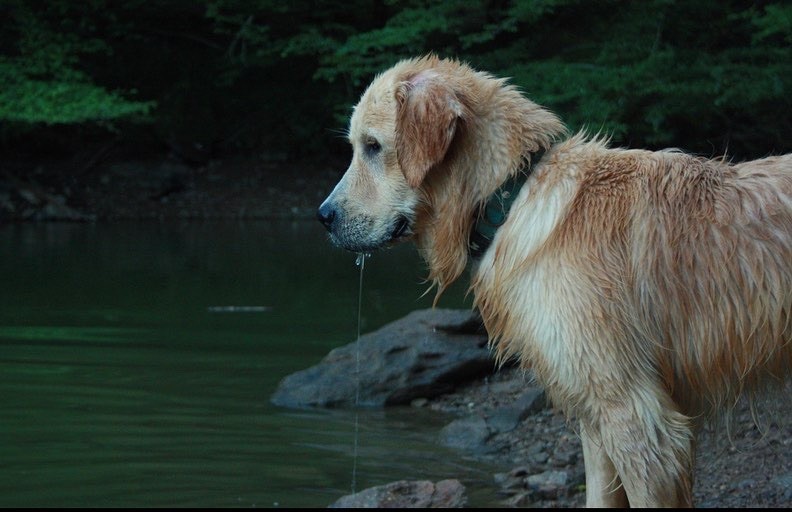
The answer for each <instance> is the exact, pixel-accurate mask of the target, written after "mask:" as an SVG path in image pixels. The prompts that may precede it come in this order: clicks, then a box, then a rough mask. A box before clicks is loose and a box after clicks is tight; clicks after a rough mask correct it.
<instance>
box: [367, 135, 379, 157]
mask: <svg viewBox="0 0 792 512" xmlns="http://www.w3.org/2000/svg"><path fill="white" fill-rule="evenodd" d="M380 149H382V146H380V143H379V141H378V140H377V139H375V138H373V137H369V138H367V139H366V153H368V154H369V155H376V154H377V153H379V151H380Z"/></svg>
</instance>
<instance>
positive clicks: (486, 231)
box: [468, 149, 545, 259]
mask: <svg viewBox="0 0 792 512" xmlns="http://www.w3.org/2000/svg"><path fill="white" fill-rule="evenodd" d="M544 153H545V150H544V149H540V150H539V151H537V152H535V153H531V156H530V159H529V161H528V164H527V165H526V166H525V167H524V168H523V169H521V170H520V171H519V172H517V173H516V174H515V175H514V176H511V177H509V179H507V180H506V181H505V182H503V184H502V185H501V186H500V187H498V190H496V191H495V193H494V194H492V195H491V196H490V197H489V199H487V202H486V203H485V204H484V208H483V209H482V211H481V214H480V215H477V217H476V220H475V223H474V224H473V231H472V232H471V233H470V241H469V243H468V254H470V256H471V257H473V258H475V259H478V258H480V257H481V256H482V255H483V254H484V253H485V252H486V251H487V249H488V248H489V246H490V244H491V243H492V240H493V239H494V238H495V232H496V231H498V228H499V227H501V226H502V225H503V223H504V222H506V218H507V217H508V216H509V210H511V207H512V204H514V200H515V199H516V198H517V194H519V193H520V189H521V188H522V186H523V185H524V184H525V182H526V181H527V180H528V176H530V175H531V171H533V168H534V166H535V165H536V164H537V163H539V161H540V160H541V159H542V157H543V156H544Z"/></svg>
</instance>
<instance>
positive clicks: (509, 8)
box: [0, 0, 792, 157]
mask: <svg viewBox="0 0 792 512" xmlns="http://www.w3.org/2000/svg"><path fill="white" fill-rule="evenodd" d="M34 4H35V5H36V7H37V8H35V9H34V8H33V7H31V6H32V5H34ZM6 13H7V14H9V16H8V17H9V19H11V20H12V23H10V24H6V25H5V26H4V27H2V28H0V49H2V50H3V51H2V54H1V55H0V87H2V89H0V120H6V121H13V122H15V123H48V124H53V123H88V122H90V123H97V122H98V123H108V122H110V121H118V122H120V121H122V120H134V119H143V118H148V119H150V120H151V121H152V122H153V127H154V132H155V133H156V134H157V136H158V137H159V138H161V139H162V140H167V141H171V140H177V141H178V140H182V141H187V142H190V143H192V142H199V143H201V144H202V145H210V146H211V145H214V146H222V147H225V148H226V149H245V148H249V149H262V148H264V149H268V150H274V151H278V152H281V151H283V150H286V152H288V153H290V154H292V155H307V154H310V153H317V154H318V153H323V152H326V151H327V149H328V147H332V148H337V147H338V145H337V142H336V138H334V137H333V136H332V135H331V134H330V131H331V130H333V129H339V128H342V127H343V126H344V125H345V124H346V118H347V116H348V115H349V111H350V106H351V105H352V104H354V102H355V101H356V97H357V96H358V95H359V94H360V93H361V92H362V90H363V88H364V87H365V86H366V84H367V83H368V82H369V81H370V80H371V78H372V77H373V76H374V75H375V74H376V73H377V72H380V71H382V70H384V69H385V68H387V67H388V66H390V65H392V64H393V63H395V62H396V61H398V60H399V59H402V58H405V57H411V56H416V55H422V54H426V53H429V52H434V53H436V54H438V55H440V56H443V57H452V58H458V59H460V60H463V61H466V62H469V63H471V64H472V65H473V66H474V67H476V68H478V69H481V70H486V71H489V72H491V73H492V74H494V75H499V76H508V77H511V80H512V82H513V83H515V84H516V85H518V86H519V87H520V88H521V89H522V90H524V91H525V93H526V94H527V95H528V96H530V97H531V98H532V99H534V100H535V101H537V102H538V103H541V104H543V105H546V106H547V107H549V108H551V109H553V110H554V111H556V112H557V113H558V114H559V115H561V117H562V118H563V119H564V120H565V121H566V122H567V124H568V125H569V126H570V127H571V128H572V129H573V130H575V129H580V128H587V129H588V130H589V131H592V132H603V133H606V134H608V135H610V136H611V137H612V138H613V140H614V142H615V143H617V144H623V145H629V146H632V147H642V146H647V147H666V146H677V147H681V148H684V149H687V150H692V151H698V152H701V153H705V154H718V153H722V152H724V151H726V150H727V149H728V151H729V152H730V153H731V154H737V155H738V156H739V157H748V156H760V155H764V154H767V153H772V152H783V151H790V150H792V147H790V142H789V141H788V139H789V137H788V134H789V133H790V131H792V120H791V119H792V116H789V112H790V111H792V108H790V107H792V95H790V94H789V92H788V91H789V90H790V81H791V80H792V44H790V43H792V5H790V4H789V2H782V1H775V2H773V1H769V2H768V1H765V2H759V3H757V2H753V1H747V0H726V1H717V0H688V1H684V2H682V1H675V0H644V1H641V2H634V1H629V0H603V1H593V0H533V1H527V0H526V1H524V0H512V1H507V0H446V1H443V2H437V1H429V0H404V1H397V0H385V1H378V0H349V1H348V2H343V3H342V2H336V1H334V0H313V1H307V0H303V1H294V2H282V1H280V0H202V1H188V0H163V1H160V2H144V1H142V0H134V1H130V2H124V3H113V2H109V1H108V0H91V1H88V2H82V3H76V2H67V1H66V0H53V1H50V2H46V3H45V2H25V1H23V0H14V1H9V0H6V1H5V3H0V14H6ZM155 107H156V108H155Z"/></svg>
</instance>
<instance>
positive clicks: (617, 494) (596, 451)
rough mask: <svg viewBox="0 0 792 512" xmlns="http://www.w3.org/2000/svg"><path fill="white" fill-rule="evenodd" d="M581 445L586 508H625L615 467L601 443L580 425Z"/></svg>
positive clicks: (623, 493) (622, 492) (625, 500)
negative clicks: (584, 473) (584, 470)
mask: <svg viewBox="0 0 792 512" xmlns="http://www.w3.org/2000/svg"><path fill="white" fill-rule="evenodd" d="M580 439H581V441H582V443H583V462H584V463H585V466H586V507H587V508H627V507H628V506H629V504H628V503H627V494H626V493H625V492H624V487H622V485H621V480H620V479H619V474H618V473H617V472H616V467H615V466H614V465H613V462H612V461H611V460H610V457H608V454H607V453H606V452H605V448H603V446H602V443H601V442H599V441H597V440H595V439H592V437H591V436H590V435H588V434H587V433H586V427H585V426H584V425H583V424H582V423H581V425H580Z"/></svg>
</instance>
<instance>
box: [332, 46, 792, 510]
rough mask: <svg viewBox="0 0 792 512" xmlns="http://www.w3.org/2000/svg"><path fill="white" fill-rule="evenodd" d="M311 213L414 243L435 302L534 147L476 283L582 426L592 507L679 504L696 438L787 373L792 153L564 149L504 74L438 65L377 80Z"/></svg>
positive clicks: (501, 353) (373, 243) (344, 229)
mask: <svg viewBox="0 0 792 512" xmlns="http://www.w3.org/2000/svg"><path fill="white" fill-rule="evenodd" d="M348 135H349V141H350V143H351V144H352V148H353V157H352V162H351V164H350V166H349V168H348V170H347V171H346V173H345V174H344V176H343V178H342V179H341V181H340V182H339V183H338V185H337V186H336V188H335V189H334V190H333V192H332V193H331V194H330V195H329V197H328V198H327V200H326V201H325V202H324V203H323V204H322V206H321V207H320V209H319V218H320V220H322V222H323V223H324V224H325V226H326V227H327V229H328V231H329V232H330V237H331V239H332V240H333V242H334V243H335V244H337V245H339V246H341V247H344V248H346V249H349V250H351V251H358V252H364V251H372V250H375V249H377V248H380V247H383V246H386V245H389V244H392V243H396V242H399V241H402V240H408V239H412V240H413V241H414V242H415V243H416V244H417V246H418V248H419V250H420V252H421V253H422V255H423V257H424V258H425V260H426V262H427V263H428V267H429V278H430V280H431V281H432V282H433V283H434V284H435V285H436V286H437V292H438V295H439V294H440V293H442V291H443V290H444V289H445V288H446V287H447V286H448V285H449V284H450V283H451V282H453V281H454V280H455V279H457V278H458V277H459V276H460V275H461V274H462V273H463V272H464V270H465V268H466V267H468V264H469V263H471V262H470V261H469V260H470V259H471V258H470V256H469V252H468V241H469V237H470V233H471V230H472V229H473V226H474V223H475V217H476V216H477V215H478V214H479V213H480V210H481V208H482V204H483V203H484V202H485V201H486V199H487V198H488V197H489V196H490V195H491V194H493V192H494V191H495V190H496V189H497V188H498V187H499V186H500V184H501V183H503V182H504V181H505V180H506V179H507V178H509V177H510V176H512V175H514V174H515V173H519V172H523V169H524V168H525V164H526V162H528V161H529V160H530V158H531V155H532V153H534V152H536V151H537V150H540V149H544V150H546V152H545V153H544V155H543V157H542V158H541V160H540V161H539V162H532V164H533V166H532V171H531V173H530V175H529V176H528V179H527V182H526V183H525V185H524V186H523V188H522V190H521V191H520V193H519V195H518V197H517V198H516V200H515V202H514V205H513V207H512V210H511V213H510V214H509V217H508V219H507V220H506V223H505V224H504V225H503V226H502V227H501V228H500V229H499V230H498V231H497V234H496V236H495V239H494V241H493V243H492V245H491V246H490V247H489V249H488V250H487V251H486V252H485V253H484V254H483V256H482V257H481V258H480V260H479V261H475V262H472V263H473V265H472V272H473V275H472V284H471V290H472V292H473V294H474V296H475V306H476V307H477V308H478V309H479V311H480V313H481V316H482V318H483V320H484V323H485V326H486V328H487V331H488V333H489V335H490V340H491V343H492V346H493V347H494V349H495V351H496V354H497V356H498V357H499V358H500V360H505V359H507V358H511V357H516V358H518V359H519V361H520V362H521V364H522V365H524V366H525V367H530V368H532V370H533V373H534V375H535V376H536V378H537V379H538V380H539V382H540V383H542V384H543V385H544V386H545V388H546V389H547V392H548V394H549V396H550V397H551V399H552V401H553V403H554V404H555V405H556V406H557V407H560V408H563V409H564V410H565V411H566V412H567V413H569V414H570V416H572V415H574V416H575V417H576V418H577V419H578V420H579V421H580V434H581V438H582V441H583V450H584V459H585V467H586V489H587V490H586V494H587V497H586V502H587V505H589V506H624V505H627V504H629V505H631V506H689V505H691V503H692V501H691V500H692V483H693V475H692V468H693V462H694V458H695V453H694V446H695V434H696V430H697V428H698V427H699V426H700V425H701V423H702V422H703V421H705V420H706V419H708V418H711V417H713V416H715V415H717V414H718V413H719V412H720V411H723V410H725V409H728V408H729V407H730V406H731V405H732V404H733V403H734V401H735V400H736V399H737V397H739V396H740V395H743V394H749V395H750V394H752V393H754V392H756V391H758V390H760V389H761V388H763V387H764V386H765V384H767V383H780V382H782V381H783V380H784V379H785V378H786V377H787V376H788V375H789V372H790V367H792V342H791V341H790V340H792V321H791V320H790V317H791V316H792V155H785V156H778V157H769V158H765V159H762V160H756V161H750V162H745V163H742V164H739V165H732V164H730V163H729V162H727V161H725V159H718V160H711V159H705V158H701V157H697V156H691V155H688V154H685V153H682V152H680V151H675V150H667V151H657V152H651V151H643V150H626V149H616V148H610V147H608V145H607V143H606V141H604V140H602V139H600V138H596V137H595V138H591V137H587V136H585V135H584V134H577V135H573V136H571V137H569V136H567V133H566V130H565V127H564V125H563V124H562V123H561V122H560V121H559V119H558V118H557V117H556V116H555V115H554V114H552V113H551V112H549V111H548V110H546V109H544V108H542V107H540V106H539V105H537V104H535V103H533V102H532V101H530V100H528V99H527V98H526V97H524V96H523V95H522V94H521V93H520V92H519V91H518V90H517V89H516V88H514V87H513V86H511V85H509V84H507V83H506V81H505V80H503V79H498V78H495V77H493V76H491V75H489V74H486V73H482V72H477V71H475V70H473V69H471V68H470V67H468V66H466V65H464V64H461V63H459V62H456V61H451V60H442V59H438V58H436V57H434V56H429V57H424V58H419V59H411V60H405V61H402V62H399V63H398V64H396V65H395V66H394V67H392V68H391V69H389V70H387V71H386V72H384V73H382V74H381V75H379V76H377V77H376V79H375V80H374V81H373V83H372V84H371V85H370V86H369V88H368V89H367V90H366V91H365V93H364V94H363V96H362V97H361V99H360V102H359V103H358V104H357V106H356V107H355V109H354V112H353V115H352V118H351V121H350V126H349V132H348Z"/></svg>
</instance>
